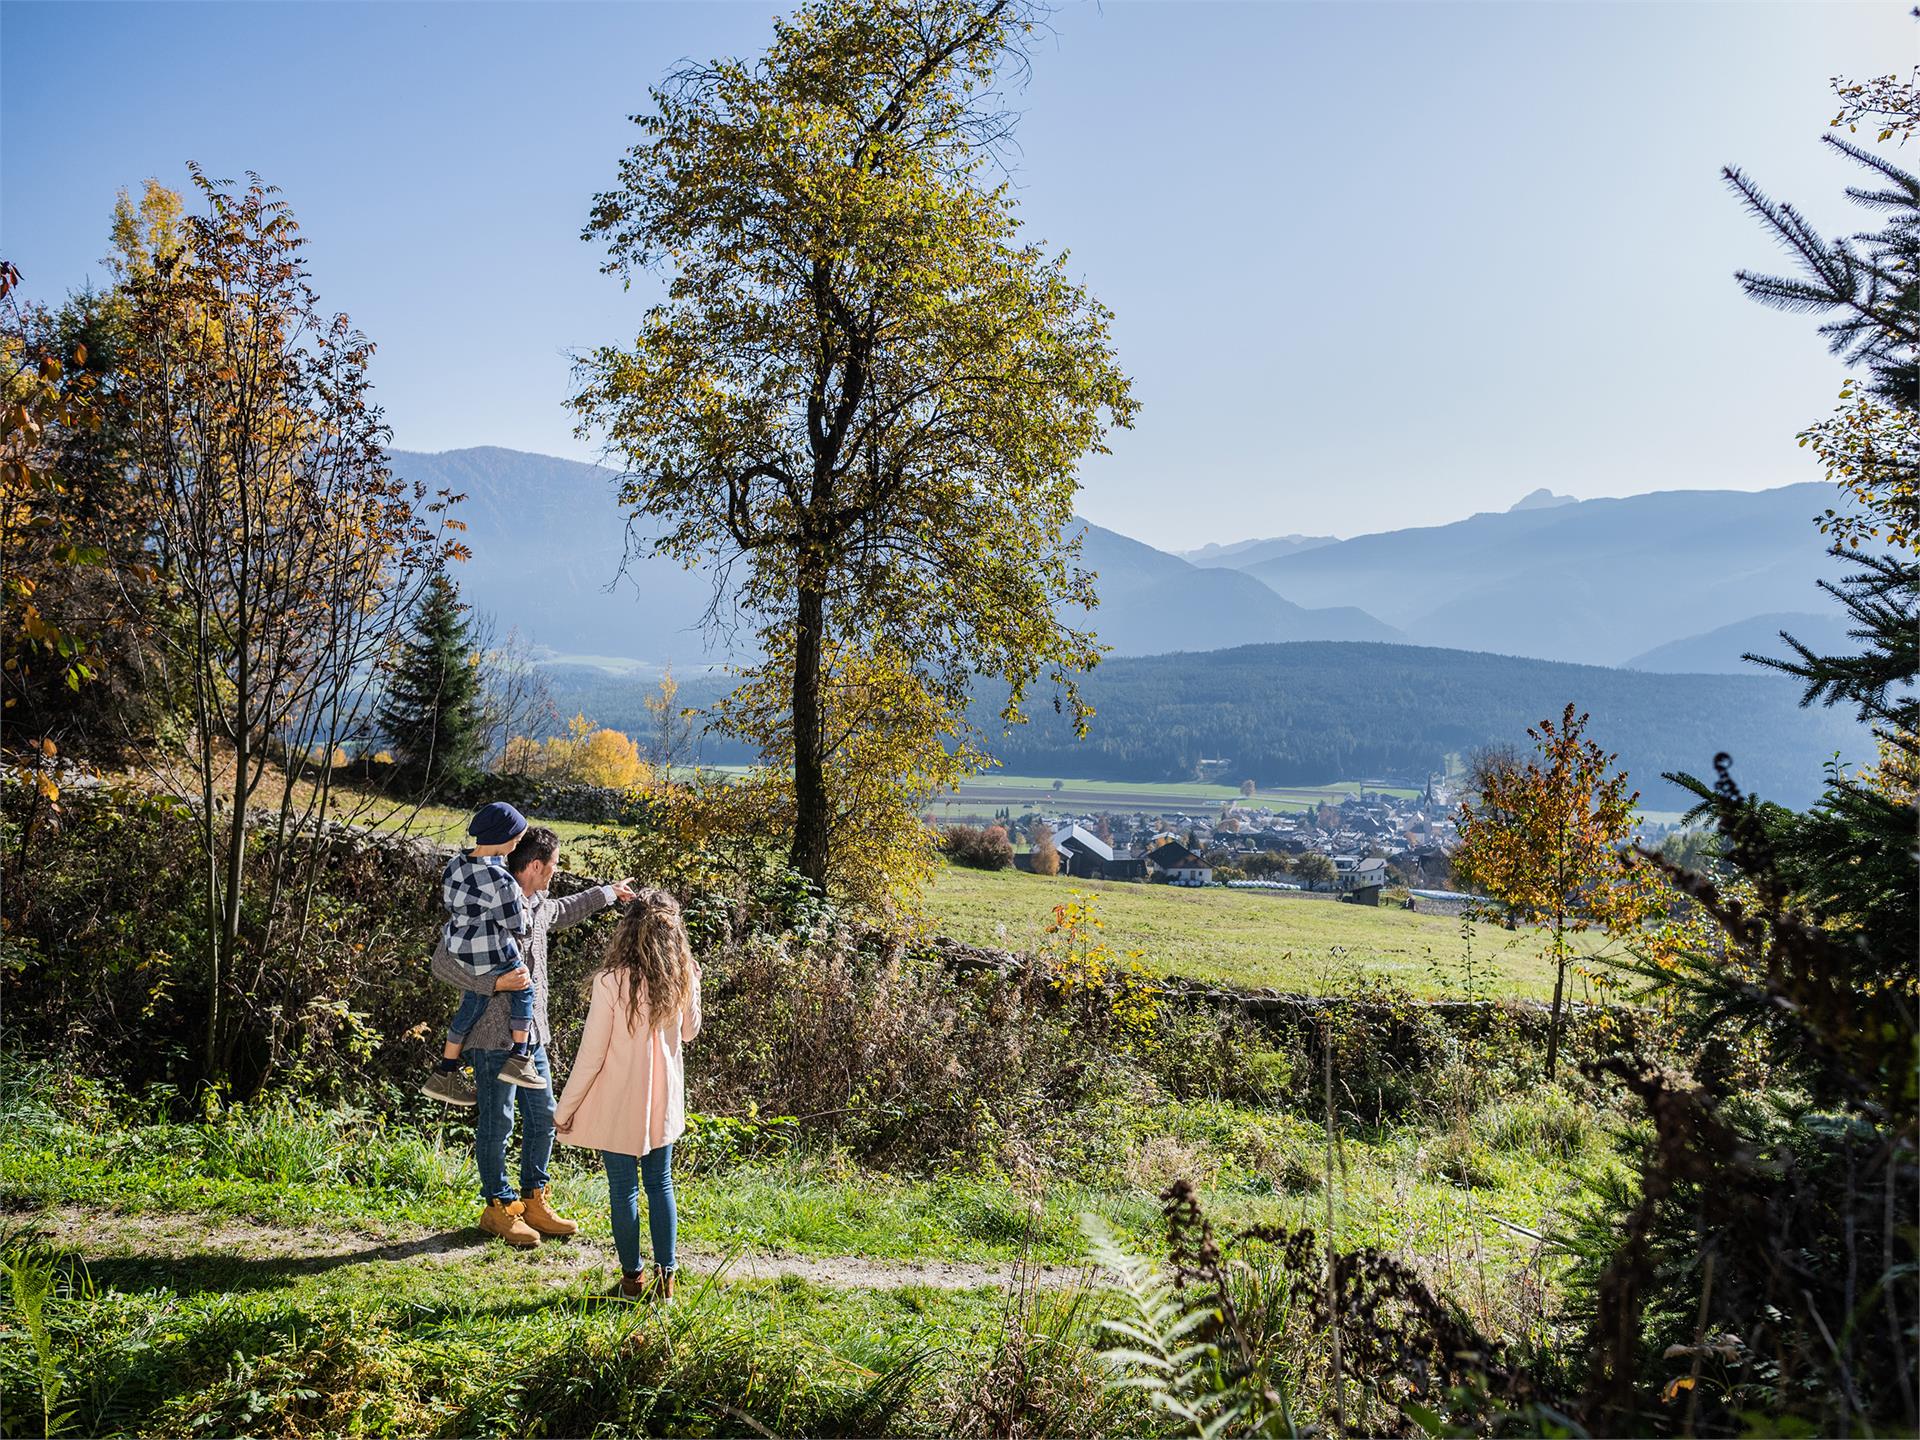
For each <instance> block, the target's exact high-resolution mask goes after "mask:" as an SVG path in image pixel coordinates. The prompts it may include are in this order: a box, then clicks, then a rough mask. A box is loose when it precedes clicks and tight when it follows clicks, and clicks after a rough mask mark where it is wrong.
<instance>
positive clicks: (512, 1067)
mask: <svg viewBox="0 0 1920 1440" xmlns="http://www.w3.org/2000/svg"><path fill="white" fill-rule="evenodd" d="M500 1083H501V1084H502V1085H518V1086H520V1087H521V1088H522V1089H524V1090H544V1089H546V1088H547V1082H546V1081H545V1080H543V1079H542V1078H541V1077H540V1072H539V1071H538V1070H536V1069H534V1068H533V1057H532V1056H531V1055H509V1056H508V1057H507V1063H506V1064H504V1065H502V1066H501V1067H500Z"/></svg>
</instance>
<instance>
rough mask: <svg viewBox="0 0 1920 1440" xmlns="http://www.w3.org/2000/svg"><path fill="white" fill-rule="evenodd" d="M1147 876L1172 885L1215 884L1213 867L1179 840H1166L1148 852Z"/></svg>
mask: <svg viewBox="0 0 1920 1440" xmlns="http://www.w3.org/2000/svg"><path fill="white" fill-rule="evenodd" d="M1147 874H1148V876H1149V878H1151V879H1155V880H1164V881H1166V882H1167V883H1168V884H1170V885H1211V884H1212V883H1213V867H1212V866H1210V865H1208V864H1207V863H1206V861H1204V860H1202V859H1201V858H1200V857H1199V856H1198V855H1196V854H1194V853H1193V851H1191V850H1189V849H1188V848H1187V847H1186V846H1185V845H1182V844H1181V843H1180V842H1179V841H1178V840H1164V841H1162V842H1161V843H1160V844H1159V845H1157V846H1155V847H1154V848H1153V849H1151V850H1149V851H1148V852H1147Z"/></svg>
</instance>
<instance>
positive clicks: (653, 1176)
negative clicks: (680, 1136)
mask: <svg viewBox="0 0 1920 1440" xmlns="http://www.w3.org/2000/svg"><path fill="white" fill-rule="evenodd" d="M600 1163H601V1164H602V1165H604V1166H606V1167H607V1204H608V1207H609V1208H610V1209H611V1211H612V1219H613V1248H614V1250H615V1251H616V1252H618V1254H619V1256H620V1269H621V1270H622V1271H623V1272H624V1273H626V1274H628V1275H638V1274H639V1273H640V1187H641V1186H642V1185H645V1186H646V1189H647V1229H648V1231H649V1232H650V1233H651V1237H652V1240H653V1263H654V1264H655V1265H658V1266H659V1267H660V1268H661V1269H662V1270H671V1269H673V1268H674V1263H673V1242H674V1237H675V1235H676V1234H677V1233H678V1230H679V1217H678V1216H677V1215H676V1214H675V1213H674V1208H673V1146H671V1145H662V1146H660V1147H659V1148H658V1149H656V1150H649V1151H648V1152H647V1153H646V1154H644V1155H641V1156H638V1157H635V1156H632V1155H621V1154H619V1153H618V1152H616V1151H613V1150H602V1151H601V1152H600Z"/></svg>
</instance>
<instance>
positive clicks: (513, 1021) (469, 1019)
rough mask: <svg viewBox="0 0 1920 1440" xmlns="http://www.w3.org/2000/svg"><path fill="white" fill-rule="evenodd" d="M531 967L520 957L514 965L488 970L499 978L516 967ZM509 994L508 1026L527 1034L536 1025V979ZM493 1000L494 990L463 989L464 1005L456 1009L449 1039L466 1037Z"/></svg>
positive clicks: (450, 1026) (508, 992) (517, 968)
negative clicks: (534, 1001)
mask: <svg viewBox="0 0 1920 1440" xmlns="http://www.w3.org/2000/svg"><path fill="white" fill-rule="evenodd" d="M526 968H527V967H526V966H524V965H522V964H521V963H520V962H519V961H518V960H516V961H514V962H513V964H511V965H501V966H497V967H496V968H494V969H493V970H490V971H488V972H487V973H488V974H490V975H492V976H493V977H494V978H495V979H496V980H497V979H499V978H500V977H501V976H502V975H511V974H512V973H513V972H514V971H516V970H524V969H526ZM506 996H507V1028H508V1029H509V1030H511V1031H513V1032H515V1033H516V1034H525V1033H526V1032H527V1031H529V1030H531V1029H533V982H532V981H531V980H529V981H528V982H527V985H526V987H525V988H524V989H520V990H509V991H507V992H506ZM492 1003H493V992H492V991H489V992H488V993H486V994H485V995H482V994H481V993H480V992H479V991H478V990H466V991H462V992H461V995H460V1007H459V1008H458V1009H457V1010H455V1011H454V1012H453V1023H452V1024H450V1025H448V1026H447V1038H448V1039H449V1040H464V1039H465V1038H466V1036H467V1032H468V1031H469V1030H471V1029H473V1027H474V1026H476V1025H478V1024H479V1023H480V1017H481V1016H482V1015H484V1014H486V1013H487V1006H489V1005H491V1004H492Z"/></svg>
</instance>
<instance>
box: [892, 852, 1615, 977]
mask: <svg viewBox="0 0 1920 1440" xmlns="http://www.w3.org/2000/svg"><path fill="white" fill-rule="evenodd" d="M1076 890H1078V891H1081V892H1083V893H1086V894H1091V895H1092V896H1094V897H1095V900H1096V903H1097V906H1098V911H1099V915H1100V918H1101V919H1102V920H1103V921H1104V922H1105V930H1104V932H1103V938H1104V939H1105V940H1106V941H1107V943H1108V944H1110V945H1112V946H1114V947H1115V948H1116V949H1119V950H1122V951H1134V950H1137V951H1139V952H1141V955H1140V959H1141V962H1142V963H1143V964H1145V965H1146V966H1147V967H1148V968H1149V969H1151V970H1153V971H1154V972H1155V973H1156V974H1162V975H1186V976H1191V977H1194V978H1196V979H1201V980H1208V981H1214V982H1218V983H1221V984H1228V985H1240V986H1251V987H1266V986H1271V987H1273V988H1275V989H1280V990H1288V991H1300V992H1305V993H1317V992H1321V991H1324V990H1326V989H1327V988H1329V986H1331V985H1333V984H1336V983H1338V982H1341V981H1343V980H1345V979H1348V978H1350V977H1353V976H1356V975H1364V976H1378V977H1382V978H1385V979H1389V980H1392V981H1394V982H1396V983H1398V984H1400V985H1404V986H1405V987H1407V988H1408V989H1409V990H1411V991H1413V992H1414V993H1415V994H1418V995H1423V996H1439V995H1445V994H1449V993H1459V992H1460V990H1461V989H1462V988H1463V987H1464V985H1465V982H1466V947H1465V944H1464V942H1463V941H1462V939H1461V935H1460V922H1459V921H1458V920H1457V919H1452V918H1449V917H1446V916H1440V915H1432V914H1422V913H1420V912H1419V911H1408V910H1401V909H1396V908H1391V907H1385V906H1383V907H1381V908H1378V909H1375V908H1372V907H1369V906H1364V905H1342V904H1340V903H1338V902H1336V901H1333V900H1329V899H1311V898H1308V897H1305V896H1299V895H1287V894H1285V893H1258V892H1249V891H1241V890H1227V889H1224V888H1210V889H1192V890H1190V889H1183V888H1180V887H1177V886H1172V885H1147V884H1141V883H1128V882H1112V883H1107V882H1100V881H1090V880H1068V879H1052V878H1047V877H1044V876H1038V875H1028V874H1025V873H1022V872H1020V871H1016V870H1000V871H986V870H969V869H966V868H964V867H961V866H953V865H949V866H943V867H941V869H940V870H939V871H938V872H937V874H936V875H935V877H934V881H933V884H932V885H931V886H929V887H928V890H927V893H926V895H925V897H924V901H923V903H924V906H925V909H926V912H927V917H928V919H929V921H930V922H931V924H932V925H933V928H934V929H936V930H938V931H940V932H941V933H942V934H946V935H951V936H952V937H954V938H955V939H956V940H962V941H965V942H967V943H969V944H974V945H987V946H996V947H999V948H1003V949H1009V950H1020V949H1025V948H1028V947H1031V946H1033V945H1034V944H1036V943H1038V941H1039V940H1040V937H1041V933H1042V931H1043V930H1044V928H1045V926H1046V924H1047V922H1048V921H1049V920H1050V919H1051V918H1052V913H1053V907H1054V906H1056V905H1058V904H1060V903H1062V902H1063V901H1065V900H1066V899H1067V898H1068V896H1069V895H1070V894H1071V893H1072V892H1074V891H1076ZM1575 940H1576V943H1578V944H1579V945H1581V947H1582V952H1583V953H1588V954H1591V953H1595V952H1596V951H1597V948H1598V945H1599V941H1598V938H1597V937H1582V936H1576V937H1575ZM1545 948H1546V936H1545V934H1544V933H1543V932H1540V931H1537V930H1517V931H1508V930H1502V929H1500V928H1498V927H1496V926H1489V925H1482V926H1477V927H1475V931H1474V939H1473V963H1474V967H1475V970H1476V976H1475V983H1476V986H1479V987H1482V988H1484V989H1485V990H1486V992H1487V993H1490V994H1494V995H1511V996H1525V997H1532V998H1535V999H1539V998H1544V997H1546V996H1548V995H1551V994H1552V993H1553V971H1552V967H1551V966H1550V965H1549V964H1548V962H1547V960H1546V959H1545V958H1544V955H1543V952H1544V950H1545ZM1570 983H1572V984H1574V986H1575V991H1576V994H1578V993H1579V986H1578V982H1577V981H1574V982H1570Z"/></svg>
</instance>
